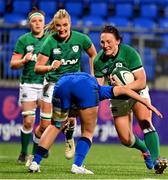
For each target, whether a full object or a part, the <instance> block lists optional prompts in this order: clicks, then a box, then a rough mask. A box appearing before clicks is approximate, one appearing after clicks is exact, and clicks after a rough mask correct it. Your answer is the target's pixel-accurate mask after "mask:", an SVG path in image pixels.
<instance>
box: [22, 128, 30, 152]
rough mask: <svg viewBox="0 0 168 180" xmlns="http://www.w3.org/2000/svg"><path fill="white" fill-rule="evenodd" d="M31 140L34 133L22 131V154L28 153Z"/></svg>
mask: <svg viewBox="0 0 168 180" xmlns="http://www.w3.org/2000/svg"><path fill="white" fill-rule="evenodd" d="M31 138H32V132H30V131H29V133H26V131H24V132H23V130H21V152H22V153H24V154H27V153H28V145H29V142H30V139H31Z"/></svg>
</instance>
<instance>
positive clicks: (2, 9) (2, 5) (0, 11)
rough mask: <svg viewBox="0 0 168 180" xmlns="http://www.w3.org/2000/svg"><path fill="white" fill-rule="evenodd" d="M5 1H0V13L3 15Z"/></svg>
mask: <svg viewBox="0 0 168 180" xmlns="http://www.w3.org/2000/svg"><path fill="white" fill-rule="evenodd" d="M5 5H6V4H5V1H4V0H1V1H0V13H2V14H3V13H5Z"/></svg>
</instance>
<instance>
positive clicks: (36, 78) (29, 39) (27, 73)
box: [14, 32, 48, 84]
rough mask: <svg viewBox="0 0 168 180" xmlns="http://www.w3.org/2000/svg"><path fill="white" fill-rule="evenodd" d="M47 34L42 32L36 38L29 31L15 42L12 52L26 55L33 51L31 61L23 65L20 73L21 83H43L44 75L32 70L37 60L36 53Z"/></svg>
mask: <svg viewBox="0 0 168 180" xmlns="http://www.w3.org/2000/svg"><path fill="white" fill-rule="evenodd" d="M47 35H48V34H44V36H43V37H41V38H36V37H34V36H33V34H32V33H31V32H28V33H26V34H24V35H22V36H21V37H19V39H18V40H17V42H16V45H15V49H14V52H15V53H19V54H23V56H24V55H26V54H27V53H28V52H30V51H33V57H32V61H29V62H27V63H26V64H25V65H24V66H23V71H22V75H21V77H20V81H21V83H22V84H23V83H29V84H43V80H44V75H39V74H36V73H35V72H34V66H35V63H36V61H37V54H38V53H39V51H40V48H41V46H42V44H43V42H44V40H45V39H46V37H47Z"/></svg>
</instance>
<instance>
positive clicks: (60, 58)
mask: <svg viewBox="0 0 168 180" xmlns="http://www.w3.org/2000/svg"><path fill="white" fill-rule="evenodd" d="M46 30H47V31H48V32H49V36H48V38H47V39H46V40H45V42H44V43H43V45H42V47H41V50H40V53H39V55H38V58H37V63H36V65H35V72H36V73H39V74H45V82H44V93H43V97H42V112H41V122H40V125H39V126H38V127H37V129H36V137H38V138H40V137H41V135H42V133H43V132H44V130H45V129H46V127H47V126H48V125H49V124H50V121H51V116H52V104H51V101H52V93H53V88H54V84H55V82H57V81H58V79H59V78H60V77H61V75H63V74H64V73H70V72H79V71H81V68H80V63H81V56H82V52H83V51H85V52H86V53H87V54H88V56H89V63H90V72H91V74H93V59H94V58H95V56H96V54H97V52H96V49H95V46H94V45H93V43H92V41H91V40H90V38H89V37H88V36H87V35H86V34H83V33H80V32H77V31H73V30H71V18H70V15H69V14H68V12H67V11H66V10H65V9H60V10H58V11H57V12H56V14H55V15H54V17H53V19H52V20H51V22H50V23H49V24H48V25H47V26H46ZM75 120H76V119H75V118H74V117H72V115H71V114H70V115H69V121H68V124H66V126H67V129H66V133H65V135H66V148H65V157H66V158H67V159H71V158H72V157H73V155H74V152H75V145H74V139H73V131H74V126H75V122H76V121H75Z"/></svg>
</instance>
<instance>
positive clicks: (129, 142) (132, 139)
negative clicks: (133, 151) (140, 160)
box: [120, 135, 135, 147]
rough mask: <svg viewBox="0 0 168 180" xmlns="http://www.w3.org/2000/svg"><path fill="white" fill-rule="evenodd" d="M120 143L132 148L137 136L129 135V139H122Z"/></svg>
mask: <svg viewBox="0 0 168 180" xmlns="http://www.w3.org/2000/svg"><path fill="white" fill-rule="evenodd" d="M120 141H121V143H122V144H123V145H124V146H127V147H131V146H132V145H133V144H134V143H135V136H134V135H129V136H127V137H126V136H125V137H120Z"/></svg>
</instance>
